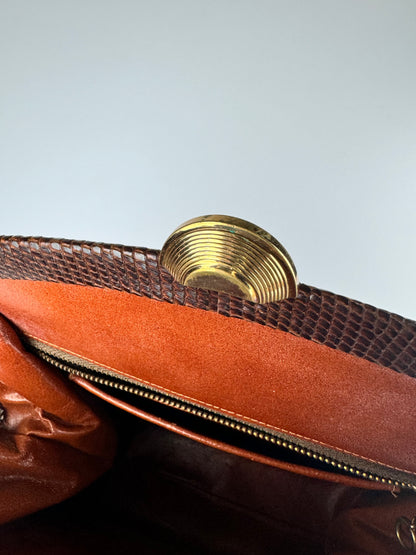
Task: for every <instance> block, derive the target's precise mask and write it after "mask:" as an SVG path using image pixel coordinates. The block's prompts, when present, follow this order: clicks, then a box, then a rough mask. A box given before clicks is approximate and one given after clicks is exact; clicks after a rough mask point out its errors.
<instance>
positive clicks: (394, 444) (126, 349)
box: [0, 280, 416, 473]
mask: <svg viewBox="0 0 416 555" xmlns="http://www.w3.org/2000/svg"><path fill="white" fill-rule="evenodd" d="M0 311H1V312H3V313H4V314H5V316H6V317H7V318H9V319H10V320H11V321H12V322H13V323H14V324H15V325H16V326H17V327H18V328H19V329H21V330H22V331H23V332H24V333H25V334H29V335H31V336H33V337H36V338H37V339H40V340H42V341H45V342H48V343H49V344H51V345H54V346H57V347H59V348H60V349H64V350H66V351H68V352H70V353H74V354H76V355H78V356H81V357H83V358H86V359H89V360H92V361H95V362H97V363H98V364H100V365H102V366H107V367H108V368H111V369H114V370H116V371H117V373H119V374H123V375H124V376H127V377H132V378H135V379H137V380H139V381H140V382H142V383H144V384H148V385H151V386H152V387H156V388H157V389H158V390H161V391H167V392H169V393H171V394H174V395H177V396H178V397H179V398H183V399H186V400H190V401H192V402H197V403H198V404H199V405H201V406H204V407H207V408H214V410H219V411H220V412H222V413H224V414H227V415H230V416H235V417H237V418H240V419H242V420H245V421H247V422H250V423H254V424H256V425H258V426H260V427H265V428H267V429H271V430H276V431H278V432H279V431H283V432H288V433H290V434H292V435H293V436H295V437H299V438H307V439H308V440H310V441H313V442H315V443H316V444H317V445H319V444H323V445H325V446H329V447H331V448H335V449H338V450H339V451H345V452H347V453H352V454H354V455H358V456H360V457H362V458H364V459H368V460H370V461H374V462H377V463H381V464H384V465H388V466H391V467H393V468H397V469H400V470H403V471H406V472H412V473H415V472H416V460H415V458H414V456H413V454H414V453H415V452H416V438H415V436H414V434H413V423H414V421H415V417H416V406H415V403H414V399H415V395H416V382H415V380H413V379H412V378H410V377H409V376H406V375H404V374H399V373H397V372H394V371H392V370H390V369H387V368H384V367H382V366H380V365H377V364H375V363H372V362H370V361H368V360H365V359H363V358H357V357H354V356H352V355H349V354H346V353H343V352H341V351H337V350H334V349H331V348H329V347H326V346H324V345H319V344H317V343H315V342H313V341H309V340H307V339H304V338H300V337H295V336H293V335H292V334H289V333H286V332H282V331H281V330H276V329H271V328H269V327H266V326H261V325H256V324H254V323H251V322H247V321H244V320H239V319H230V318H227V317H224V316H221V315H219V314H216V313H213V312H207V311H201V310H195V309H192V308H188V307H184V306H178V305H173V304H170V303H161V302H157V301H154V300H151V299H148V298H146V297H139V296H137V295H131V294H128V293H125V292H121V291H115V290H109V289H99V288H96V287H90V286H78V285H69V284H57V283H51V282H34V281H29V280H21V281H18V280H1V281H0Z"/></svg>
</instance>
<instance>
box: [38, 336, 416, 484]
mask: <svg viewBox="0 0 416 555" xmlns="http://www.w3.org/2000/svg"><path fill="white" fill-rule="evenodd" d="M32 348H33V347H32ZM35 350H36V353H37V355H38V356H39V357H40V358H42V359H43V360H45V361H46V362H48V363H49V364H51V365H53V366H55V367H56V368H59V369H60V370H63V371H64V372H67V373H68V374H73V375H75V376H79V377H80V378H83V379H85V380H88V381H90V382H94V383H98V384H100V385H104V386H107V387H111V388H114V389H119V390H121V391H124V392H126V393H131V394H133V395H138V396H139V397H143V398H145V399H148V400H150V401H154V402H157V403H160V404H162V405H166V406H169V407H171V408H174V409H177V410H180V411H183V412H187V413H189V414H192V415H194V416H198V417H200V418H203V419H206V420H209V421H211V422H215V423H217V424H220V425H222V426H226V427H228V428H231V429H233V430H237V431H238V432H241V433H244V434H247V435H250V436H252V437H255V438H258V439H260V440H263V441H266V442H268V443H271V444H273V445H276V446H278V447H283V448H285V449H289V450H290V451H294V452H295V453H298V454H299V455H304V456H305V457H308V458H310V459H313V460H316V461H319V462H322V463H325V464H327V465H328V466H330V467H332V468H334V469H335V470H342V471H344V472H348V473H349V474H351V475H353V476H355V477H357V478H363V479H365V480H370V481H372V482H379V483H381V484H387V485H390V486H392V487H393V488H397V487H399V488H401V487H402V488H406V489H411V490H413V491H415V492H416V485H414V484H411V483H410V482H404V481H399V480H392V479H391V478H384V477H382V476H379V475H377V474H375V473H374V472H366V471H363V470H360V469H359V468H355V467H354V466H351V465H349V464H345V463H343V462H340V461H337V460H336V459H334V458H331V457H327V456H325V455H322V454H321V453H317V452H315V451H312V450H311V449H305V448H304V447H301V446H299V445H297V444H296V443H294V442H291V441H288V440H286V439H282V438H279V437H278V436H275V435H272V434H269V433H265V432H262V431H261V430H258V429H256V428H254V427H253V428H252V427H250V426H249V425H246V424H241V423H239V422H238V421H235V420H233V419H231V418H228V417H224V416H221V415H218V414H215V413H213V412H209V411H207V410H205V409H201V408H198V407H195V406H193V405H191V404H190V403H184V402H182V401H178V400H177V399H174V398H171V397H169V396H167V395H165V394H160V393H156V392H153V391H151V390H147V389H145V388H141V387H137V386H134V385H129V384H127V383H122V382H121V381H114V380H111V379H108V378H105V377H101V376H96V375H94V374H91V373H89V372H85V371H83V370H79V369H77V368H73V367H71V366H69V365H68V364H64V363H62V362H60V361H59V360H57V359H56V358H54V357H53V356H50V355H49V354H47V353H44V352H43V351H41V350H39V349H38V348H35Z"/></svg>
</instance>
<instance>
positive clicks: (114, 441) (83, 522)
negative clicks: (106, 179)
mask: <svg viewBox="0 0 416 555" xmlns="http://www.w3.org/2000/svg"><path fill="white" fill-rule="evenodd" d="M239 222H240V221H239V220H238V221H237V220H235V221H233V220H226V221H225V223H224V220H221V218H220V219H218V217H216V218H213V219H212V218H211V219H209V218H205V219H204V218H202V219H198V220H195V221H193V223H192V225H191V227H189V226H188V227H186V226H185V227H181V228H180V233H176V235H174V236H173V238H172V239H171V241H170V242H169V248H165V249H164V255H165V256H164V259H163V265H162V264H161V259H160V255H159V252H158V251H155V250H149V249H142V248H133V247H125V246H120V245H107V244H101V243H90V242H77V241H67V240H55V239H45V238H22V237H2V238H0V278H1V279H0V313H1V315H2V316H1V321H0V326H1V344H0V484H1V485H0V491H1V496H0V522H1V523H2V525H1V526H0V553H12V554H19V555H20V554H25V555H26V554H38V553H39V554H42V555H45V554H46V555H49V554H51V555H52V554H53V555H56V554H58V555H59V554H67V553H77V554H83V553H145V554H147V553H149V554H150V553H152V554H153V553H155V554H159V553H163V554H165V553H167V554H170V553H184V554H188V553H209V554H217V553H218V554H239V555H240V554H247V555H249V554H250V555H253V554H274V553H327V554H350V553H351V554H352V553H360V554H363V553H374V554H378V555H381V554H386V555H387V554H392V553H394V554H395V553H398V554H400V553H405V552H406V550H408V551H412V550H413V551H415V550H416V525H415V520H414V517H415V516H416V433H415V423H416V380H415V379H414V377H415V372H416V339H415V338H416V323H415V322H413V321H410V320H407V319H405V318H403V317H401V316H398V315H395V314H390V313H388V312H386V311H383V310H380V309H377V308H374V307H372V306H368V305H365V304H363V303H360V302H357V301H353V300H350V299H347V298H345V297H342V296H339V295H335V294H332V293H328V292H326V291H321V290H319V289H316V288H314V287H310V286H307V285H299V288H298V289H296V290H295V289H294V288H295V286H296V287H297V284H296V283H295V281H296V279H295V278H296V275H295V273H294V272H292V274H291V273H290V271H291V268H292V269H293V266H292V265H291V261H290V257H288V255H287V253H286V251H284V249H283V248H280V250H279V252H278V255H277V257H278V258H279V256H280V259H279V263H280V265H279V266H278V270H276V269H273V264H274V262H273V260H272V254H270V253H269V252H268V253H267V256H266V255H264V253H265V251H267V247H264V245H263V243H264V241H269V240H270V236H268V235H267V234H264V232H262V230H259V228H255V227H250V228H246V230H245V231H244V229H243V231H241V228H240V227H239V225H240V224H239ZM241 225H242V224H241ZM201 226H202V227H201ZM242 227H243V228H244V226H242ZM207 230H208V231H207ZM253 233H254V235H255V234H256V233H257V237H258V239H255V238H254V239H253ZM225 236H226V237H227V238H229V241H228V239H227V241H228V242H227V241H226V242H225V243H224V242H223V238H224V237H225ZM190 237H191V238H192V241H191V240H190ZM207 241H208V243H207ZM209 241H210V242H209ZM250 241H251V243H250ZM224 244H225V246H224ZM209 245H211V246H210V247H209ZM219 245H220V246H219ZM253 245H254V246H253ZM279 247H281V246H279V244H278V243H277V242H276V243H273V242H272V246H271V247H270V248H271V249H272V250H273V249H274V248H278V249H279ZM210 249H211V250H210ZM250 249H252V250H251V251H250V252H249V250H250ZM201 253H205V254H204V256H205V258H204V256H202V255H201ZM207 253H208V254H207ZM218 253H220V254H218ZM247 253H248V254H247ZM250 253H251V254H250ZM253 253H254V254H253ZM218 256H220V258H221V257H222V258H221V260H222V262H224V261H225V262H224V264H225V266H224V264H223V265H221V264H219V263H218V260H217V257H218ZM245 257H247V260H249V262H247V261H246V262H244V261H245V260H246V258H245ZM250 257H251V258H250ZM262 257H263V258H262ZM207 261H208V262H207ZM208 263H209V264H208ZM227 264H228V267H227ZM165 266H166V267H165ZM208 266H209V268H208ZM265 266H266V270H267V271H266V270H264V272H263V274H262V271H263V270H262V269H264V267H265ZM166 268H169V271H168V270H167V269H166ZM207 268H208V269H207ZM227 268H228V269H227ZM230 268H231V269H230ZM279 268H280V269H279ZM175 272H176V274H175ZM273 272H275V273H276V275H277V278H276V279H277V282H279V279H280V282H279V283H278V286H276V287H277V289H278V290H279V291H278V294H279V295H281V296H288V298H283V299H282V300H277V301H275V300H271V297H270V296H268V295H269V292H270V288H271V289H273V286H274V285H273V283H272V281H273V280H272V278H271V277H270V276H273V275H274V274H273ZM279 272H280V273H279ZM172 274H174V275H176V277H177V276H181V278H180V279H179V281H178V280H177V279H176V280H175V279H174V278H173V276H172ZM253 276H254V277H253ZM256 276H257V277H256ZM279 276H280V277H279ZM250 280H251V281H250ZM256 280H257V281H256ZM262 280H263V281H262ZM268 280H269V281H268ZM180 281H182V283H180ZM204 284H208V286H209V288H202V287H201V286H204ZM227 288H228V289H227ZM250 288H252V289H253V290H254V293H253V295H257V297H256V296H254V297H253V298H255V299H260V302H258V301H256V300H247V297H248V296H249V295H250V294H251V293H250V291H251V289H250ZM262 292H263V293H264V297H262V296H261V295H262V294H263V293H262ZM235 293H237V294H235ZM244 297H246V298H244Z"/></svg>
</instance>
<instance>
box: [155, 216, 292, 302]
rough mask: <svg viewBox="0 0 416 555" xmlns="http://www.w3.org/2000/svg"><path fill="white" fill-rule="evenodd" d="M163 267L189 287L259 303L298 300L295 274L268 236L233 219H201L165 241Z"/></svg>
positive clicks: (264, 232)
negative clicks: (291, 298) (290, 298)
mask: <svg viewBox="0 0 416 555" xmlns="http://www.w3.org/2000/svg"><path fill="white" fill-rule="evenodd" d="M160 263H161V264H162V266H164V267H165V268H166V269H167V270H168V271H169V272H170V273H171V274H172V275H173V277H174V278H175V279H176V281H178V282H179V283H182V284H183V285H186V286H188V287H200V288H203V289H211V290H214V291H219V292H222V293H228V294H230V295H234V296H236V297H241V298H243V299H247V300H250V301H254V302H258V303H271V302H274V301H279V300H282V299H286V298H288V297H296V295H297V275H296V268H295V265H294V264H293V262H292V259H291V258H290V256H289V254H288V253H287V251H286V250H285V249H284V248H283V247H282V245H281V244H280V243H279V242H278V241H276V239H275V238H274V237H272V236H271V235H270V234H269V233H267V231H264V229H261V228H260V227H257V226H256V225H254V224H252V223H250V222H246V221H245V220H241V219H240V218H234V217H231V216H201V217H199V218H194V219H192V220H189V221H188V222H185V223H184V224H182V225H181V226H179V227H178V228H177V229H176V230H175V231H174V232H173V233H172V234H171V235H170V237H169V238H168V239H167V241H166V243H165V244H164V246H163V249H162V251H161V253H160Z"/></svg>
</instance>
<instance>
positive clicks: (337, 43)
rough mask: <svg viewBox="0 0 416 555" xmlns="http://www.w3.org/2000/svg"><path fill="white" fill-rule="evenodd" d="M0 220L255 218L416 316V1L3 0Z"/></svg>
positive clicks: (137, 231)
mask: <svg viewBox="0 0 416 555" xmlns="http://www.w3.org/2000/svg"><path fill="white" fill-rule="evenodd" d="M0 69H1V71H0V187H1V193H2V195H1V201H0V233H2V234H21V235H44V236H59V237H67V238H76V239H90V240H98V241H107V242H116V243H124V244H135V245H139V246H149V247H156V248H159V247H161V245H162V244H163V241H164V240H165V238H166V237H167V236H168V235H169V233H170V232H171V231H172V230H173V229H174V228H175V227H176V226H177V225H178V224H180V223H181V222H183V221H184V220H187V219H189V218H191V217H194V216H198V215H202V214H207V213H225V214H231V215H235V216H239V217H243V218H246V219H248V220H251V221H253V222H255V223H257V224H258V225H260V226H262V227H264V228H266V229H267V230H268V231H270V232H271V233H272V234H274V235H275V236H276V237H277V238H278V239H279V240H280V241H281V242H282V243H283V244H284V245H285V246H286V247H287V249H288V250H289V252H290V253H291V254H292V256H293V258H294V261H295V263H296V265H297V268H298V273H299V278H300V280H301V281H303V282H306V283H309V284H312V285H316V286H318V287H321V288H325V289H329V290H331V291H334V292H337V293H341V294H344V295H347V296H350V297H353V298H358V299H360V300H363V301H366V302H369V303H371V304H374V305H376V306H380V307H383V308H386V309H388V310H391V311H394V312H398V313H401V314H403V315H405V316H408V317H411V318H416V297H415V293H414V291H415V287H414V285H415V272H416V254H415V247H416V233H415V213H416V2H415V1H414V0H391V1H387V0H373V1H371V0H342V1H341V0H326V1H324V0H321V1H313V0H311V1H307V0H304V1H300V0H287V1H282V0H274V1H265V0H252V1H244V0H239V1H237V0H221V1H220V0H204V1H201V0H187V1H185V0H164V1H161V0H149V1H139V0H135V1H127V0H119V1H115V0H111V1H108V0H107V1H105V0H104V1H99V0H67V1H63V0H49V1H47V0H37V1H36V2H35V1H32V0H0Z"/></svg>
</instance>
